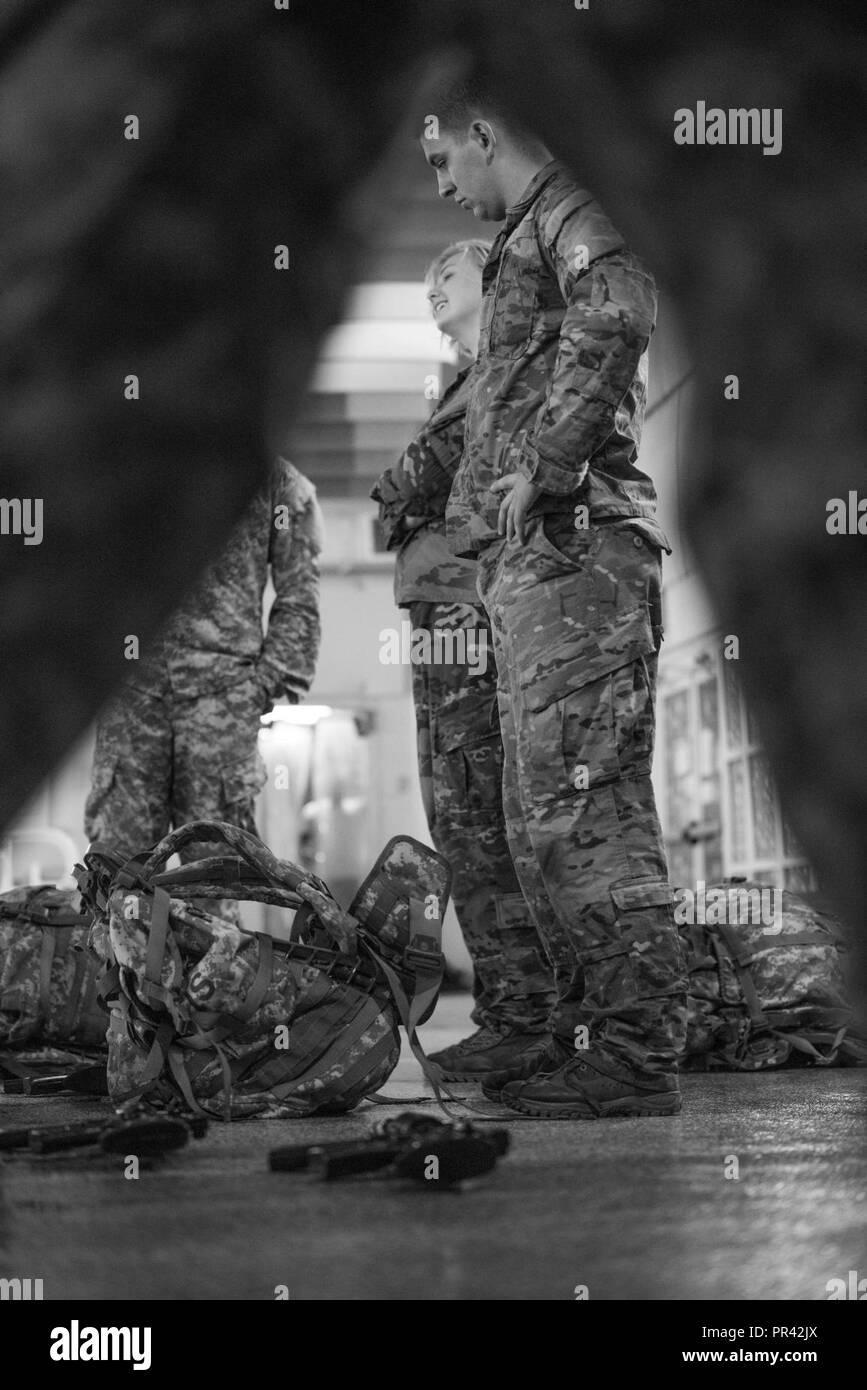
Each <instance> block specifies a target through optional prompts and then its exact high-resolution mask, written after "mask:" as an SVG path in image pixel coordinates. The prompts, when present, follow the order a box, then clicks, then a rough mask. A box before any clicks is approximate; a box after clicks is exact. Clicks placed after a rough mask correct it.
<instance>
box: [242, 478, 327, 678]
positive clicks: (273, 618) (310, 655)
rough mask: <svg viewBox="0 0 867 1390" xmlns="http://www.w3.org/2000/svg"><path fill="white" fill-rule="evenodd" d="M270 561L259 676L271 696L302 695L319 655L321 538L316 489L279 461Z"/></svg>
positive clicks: (274, 488) (313, 672)
mask: <svg viewBox="0 0 867 1390" xmlns="http://www.w3.org/2000/svg"><path fill="white" fill-rule="evenodd" d="M271 496H272V515H271V541H270V547H269V560H270V565H271V579H272V582H273V585H274V592H275V598H274V603H273V606H272V608H271V612H270V614H269V616H268V631H267V634H266V636H265V639H264V641H263V643H262V650H261V654H260V656H259V661H258V664H257V675H258V677H259V680H260V681H261V683H262V685H263V687H264V689H265V690H266V691H267V694H268V695H269V697H270V698H271V699H272V700H273V699H277V698H278V697H279V696H282V695H288V696H290V698H291V697H293V696H294V698H295V699H296V700H298V699H300V698H301V696H302V695H306V693H307V691H308V690H309V689H310V686H311V684H312V682H313V676H314V674H315V671H316V660H317V657H318V656H319V643H320V637H321V625H320V619H319V557H320V554H321V552H322V545H323V541H324V534H325V532H324V525H323V520H322V511H321V508H320V506H319V503H318V501H317V500H316V489H315V488H314V486H313V484H312V483H311V482H309V481H308V480H307V478H305V477H303V476H302V475H301V474H300V473H299V472H298V471H297V470H296V469H294V468H292V467H291V465H290V464H287V463H286V462H285V461H284V460H282V459H281V460H280V462H279V463H278V466H277V470H276V473H275V480H274V483H273V484H272V489H271Z"/></svg>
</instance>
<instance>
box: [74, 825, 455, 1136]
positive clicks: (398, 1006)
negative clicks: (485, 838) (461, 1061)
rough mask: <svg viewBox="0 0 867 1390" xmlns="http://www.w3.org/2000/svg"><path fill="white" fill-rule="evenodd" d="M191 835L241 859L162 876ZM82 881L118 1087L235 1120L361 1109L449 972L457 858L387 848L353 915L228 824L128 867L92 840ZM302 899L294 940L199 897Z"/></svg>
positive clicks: (118, 1092)
mask: <svg viewBox="0 0 867 1390" xmlns="http://www.w3.org/2000/svg"><path fill="white" fill-rule="evenodd" d="M192 842H208V843H210V842H216V843H218V844H221V845H222V846H223V847H225V848H228V849H229V850H231V851H232V852H233V853H232V855H231V857H227V856H224V857H220V856H215V857H213V858H209V859H203V860H198V861H196V862H195V863H192V864H185V865H183V866H182V867H181V868H179V869H176V870H172V871H171V872H166V871H165V870H164V869H163V865H164V864H165V861H166V860H167V859H168V858H169V857H170V855H172V854H173V853H174V852H175V851H176V850H178V849H180V848H181V847H182V846H184V845H186V844H189V843H192ZM76 877H77V880H78V882H79V886H80V887H81V891H82V896H83V898H84V899H85V901H86V902H87V903H88V905H89V906H90V907H91V908H92V910H93V913H94V921H93V927H92V930H91V938H90V940H91V946H92V948H93V950H94V951H95V953H96V954H97V955H98V956H99V957H100V959H101V960H102V961H103V962H104V964H105V967H106V972H105V979H104V984H103V994H104V997H105V999H106V1002H107V1003H108V1005H109V1007H110V1009H111V1022H110V1027H109V1034H108V1043H109V1056H108V1085H109V1094H110V1095H112V1096H113V1097H115V1098H116V1099H118V1100H121V1099H124V1100H125V1099H131V1098H133V1097H136V1096H143V1095H147V1096H148V1097H149V1098H151V1099H153V1100H155V1101H166V1102H168V1101H170V1100H173V1099H177V1098H182V1099H183V1101H184V1102H185V1103H186V1104H187V1105H188V1106H190V1107H191V1108H193V1109H195V1110H204V1111H206V1112H208V1113H210V1114H218V1115H222V1117H223V1118H226V1119H232V1118H238V1117H241V1116H243V1115H250V1114H263V1113H265V1114H267V1115H269V1116H303V1115H311V1114H314V1113H318V1114H322V1113H326V1112H327V1113H341V1112H344V1111H347V1110H350V1109H351V1108H352V1107H353V1106H354V1105H357V1104H358V1102H359V1101H360V1100H362V1099H363V1098H364V1097H365V1096H367V1095H370V1094H371V1093H373V1092H374V1091H376V1090H377V1089H378V1088H379V1087H380V1086H381V1085H382V1084H383V1083H384V1082H385V1081H386V1080H387V1078H388V1077H389V1076H390V1074H391V1072H392V1071H393V1070H394V1067H395V1066H396V1064H397V1060H398V1056H399V1053H400V1041H399V1035H398V1022H399V1021H400V1022H403V1023H404V1025H405V1027H406V1028H407V1032H408V1035H409V1037H410V1041H411V1044H412V1045H413V1047H414V1049H417V1048H418V1043H417V1040H416V1038H415V1027H416V1025H417V1024H418V1023H419V1022H422V1021H423V1019H424V1018H425V1017H427V1015H428V1014H429V1012H430V1011H431V1010H432V1008H433V1005H434V1002H435V1000H436V997H437V993H438V990H439V984H440V981H441V979H442V971H443V964H444V958H443V955H442V950H441V932H442V914H443V912H444V910H445V906H446V903H447V900H448V893H449V885H450V874H449V869H448V866H447V865H446V863H445V861H444V860H443V859H441V858H440V856H439V855H437V854H435V853H434V852H433V851H432V850H429V849H427V848H425V846H423V845H420V844H418V843H417V842H416V841H414V840H410V839H396V840H392V841H390V842H389V844H388V846H386V849H385V850H384V851H383V854H382V855H381V856H380V858H379V860H378V861H377V864H376V865H375V866H374V869H373V871H372V872H371V874H370V875H369V877H368V879H367V880H366V881H365V883H364V885H363V886H362V888H361V889H360V890H359V893H358V894H357V895H356V898H355V900H354V901H353V904H352V906H351V908H350V911H349V912H344V911H343V909H342V908H341V907H340V905H339V904H338V903H337V902H336V900H335V899H334V898H333V897H332V895H331V893H330V892H329V890H328V888H327V886H326V885H325V884H324V883H323V882H322V881H321V880H320V879H318V878H316V877H315V876H314V875H311V874H307V873H305V872H304V871H303V870H302V869H300V868H298V867H297V866H296V865H294V864H292V863H290V862H288V861H285V860H280V859H277V858H276V857H275V856H274V855H272V854H271V853H270V851H269V850H268V849H267V848H266V847H265V845H263V844H262V843H261V841H260V840H258V839H257V838H256V837H255V836H254V835H251V834H249V833H248V832H246V831H244V830H240V829H239V828H238V827H236V826H233V825H228V824H225V823H223V822H209V821H195V822H191V823H190V824H188V825H186V826H182V827H180V828H179V829H178V830H176V831H174V832H172V834H170V835H168V836H166V838H165V839H164V840H162V841H161V842H160V844H159V845H157V846H156V848H155V849H154V850H153V851H152V853H151V854H150V855H149V856H148V857H147V858H146V859H145V858H144V857H143V856H138V857H137V858H135V859H132V860H130V861H128V862H127V863H123V862H121V858H120V856H118V855H116V854H115V853H114V852H113V851H112V850H111V849H109V848H107V847H105V846H101V845H94V846H91V848H90V850H89V851H88V853H87V855H86V856H85V866H84V867H79V868H78V870H77V871H76ZM191 898H196V899H202V898H205V899H218V898H233V899H249V900H253V901H257V902H264V903H272V904H274V905H276V906H280V907H287V908H293V909H295V912H296V916H295V920H294V924H293V929H292V939H291V940H290V941H288V942H286V941H280V940H277V939H274V938H272V937H271V936H268V935H266V934H260V933H254V932H249V931H246V930H243V929H242V928H240V927H237V926H235V925H234V924H233V923H230V922H227V921H225V920H224V919H222V918H219V917H216V916H213V915H212V914H210V913H208V912H205V911H203V910H202V909H201V908H200V907H198V906H196V905H195V904H194V903H193V902H190V901H189V899H191Z"/></svg>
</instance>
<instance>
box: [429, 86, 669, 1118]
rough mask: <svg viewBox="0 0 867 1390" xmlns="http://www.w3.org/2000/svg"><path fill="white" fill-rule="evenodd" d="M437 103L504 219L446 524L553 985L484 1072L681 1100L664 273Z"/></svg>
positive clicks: (586, 204)
mask: <svg viewBox="0 0 867 1390" xmlns="http://www.w3.org/2000/svg"><path fill="white" fill-rule="evenodd" d="M429 110H430V112H431V113H432V114H433V115H435V117H436V123H433V122H431V120H430V118H429V117H428V119H427V121H426V136H425V137H424V138H422V146H423V148H424V153H425V157H426V159H427V161H428V163H429V164H430V165H431V166H432V167H433V168H434V170H435V172H436V176H437V182H438V186H439V193H440V195H441V196H442V197H444V198H454V199H455V200H456V201H457V202H458V203H459V204H460V205H461V206H463V207H465V208H467V209H468V210H470V211H471V212H473V213H474V215H475V216H476V217H477V218H480V219H482V220H485V221H488V220H493V221H500V220H502V219H503V218H505V225H504V226H503V228H502V229H501V230H500V232H499V234H498V236H497V238H496V240H495V242H494V245H493V247H492V249H491V253H490V256H489V258H488V261H487V264H486V266H485V269H484V272H483V286H484V290H485V298H484V301H483V305H482V318H481V332H480V338H479V356H478V361H477V364H476V367H475V369H474V372H473V380H472V390H471V396H470V402H469V406H468V409H467V417H466V443H465V449H464V455H463V459H462V462H461V466H460V468H459V470H458V473H457V476H456V478H455V483H454V486H453V489H452V494H451V499H450V502H449V507H448V511H447V524H448V538H449V542H450V544H451V545H452V548H453V549H454V550H455V552H456V553H457V554H461V555H476V556H478V558H479V593H480V595H481V597H482V600H483V602H484V604H485V607H486V609H487V611H488V615H489V617H490V620H491V625H492V629H493V634H494V646H495V651H496V657H497V666H498V668H499V673H500V677H499V702H500V720H501V724H502V729H503V739H504V743H505V750H506V752H505V771H504V805H505V813H506V821H507V826H508V831H509V843H510V846H511V850H512V857H513V859H514V863H515V867H516V869H517V872H518V877H519V879H520V882H521V886H522V888H523V890H524V896H525V897H526V899H527V901H528V902H529V903H530V904H531V906H532V907H533V910H534V915H535V917H536V922H537V925H538V929H539V932H540V934H541V936H542V939H543V940H544V942H545V945H546V947H547V951H548V955H549V958H550V960H551V963H552V965H553V968H554V973H555V979H556V986H557V1003H556V1007H555V1009H554V1011H553V1013H552V1017H551V1020H550V1027H551V1035H552V1036H551V1043H550V1046H549V1048H548V1051H547V1055H546V1056H545V1058H544V1059H543V1060H542V1061H541V1063H539V1062H538V1061H537V1063H536V1067H535V1071H534V1072H533V1073H531V1072H529V1071H528V1066H529V1064H528V1063H524V1062H523V1059H518V1061H517V1062H516V1063H515V1065H514V1067H512V1068H505V1069H501V1070H500V1071H499V1072H497V1071H496V1070H494V1071H492V1074H491V1076H490V1077H489V1079H488V1082H487V1083H486V1085H487V1092H488V1094H500V1095H501V1097H502V1099H503V1101H504V1102H505V1103H506V1104H507V1105H508V1106H509V1107H510V1108H512V1109H514V1110H518V1111H520V1112H522V1113H525V1114H530V1115H541V1116H546V1117H550V1118H571V1117H574V1118H591V1117H594V1116H600V1115H636V1114H637V1115H645V1114H646V1115H670V1114H673V1113H675V1112H676V1111H678V1110H679V1109H680V1091H679V1086H678V1080H677V1071H676V1067H677V1059H678V1055H679V1053H680V1052H681V1051H682V1049H683V1043H684V1033H685V1018H686V1009H685V1004H686V998H685V992H684V980H683V974H682V962H681V952H680V946H679V941H678V937H677V931H676V928H675V925H674V913H673V894H672V891H671V888H670V886H669V882H668V871H667V865H666V859H665V851H664V847H663V843H662V836H661V831H660V827H659V821H658V818H657V814H656V807H655V803H654V796H653V788H652V785H651V780H650V769H651V760H652V752H653V735H654V694H655V677H656V663H657V652H658V649H659V645H660V642H661V639H662V625H661V602H660V585H661V551H662V550H663V549H665V550H668V545H667V542H666V540H665V536H664V534H663V532H662V531H661V530H660V528H659V526H658V525H657V524H656V522H655V521H654V519H653V517H654V511H655V500H656V495H655V491H654V488H653V485H652V484H651V482H650V479H649V478H647V476H646V475H645V474H643V473H642V472H640V471H639V470H638V468H637V467H636V466H635V461H636V457H637V451H638V442H639V437H640V431H641V424H642V419H643V414H644V404H645V395H646V381H647V359H646V350H647V346H648V342H649V340H650V336H651V333H652V331H653V327H654V323H655V315H656V290H655V287H654V282H653V279H652V277H651V276H650V274H649V273H648V271H647V270H646V269H645V268H644V267H643V265H642V264H641V263H640V261H638V259H637V258H636V257H635V256H634V255H633V254H632V253H631V252H630V251H629V249H628V248H627V247H626V245H625V244H624V241H623V238H622V237H621V236H620V235H619V233H618V232H617V231H616V230H615V228H614V227H613V226H612V225H611V223H610V222H609V221H608V219H607V217H606V216H605V214H604V213H603V211H602V209H601V208H600V207H599V205H598V204H597V203H596V202H595V201H594V200H593V198H592V197H591V195H590V194H589V193H586V192H585V191H584V190H582V189H581V188H579V187H578V186H577V184H576V183H575V182H574V180H573V179H572V178H571V176H570V175H569V174H568V172H567V171H566V170H565V169H564V168H563V166H562V165H560V164H559V163H557V162H556V161H555V160H553V159H552V158H551V155H550V152H549V151H548V150H547V149H546V148H545V147H544V146H543V145H541V144H540V143H539V141H538V140H536V139H534V138H533V137H532V136H530V135H528V134H527V133H525V132H524V131H522V130H520V129H517V128H516V126H515V125H514V123H513V122H511V121H510V120H509V119H508V118H504V117H503V116H502V114H501V113H500V112H499V111H497V109H496V107H495V106H494V105H493V104H492V103H491V101H490V100H489V99H488V97H487V96H486V94H485V93H484V92H483V91H482V90H480V89H474V88H473V87H472V86H471V85H468V84H453V85H451V86H450V87H447V88H446V89H444V90H443V91H442V92H441V93H440V94H439V96H438V97H435V98H432V99H431V102H430V106H429ZM428 137H429V138H428ZM434 137H435V138H434ZM669 553H670V552H669Z"/></svg>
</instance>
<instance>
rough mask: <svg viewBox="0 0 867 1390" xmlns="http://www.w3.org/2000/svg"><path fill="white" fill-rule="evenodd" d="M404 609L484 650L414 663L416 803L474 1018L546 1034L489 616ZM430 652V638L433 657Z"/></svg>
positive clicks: (544, 979) (549, 999)
mask: <svg viewBox="0 0 867 1390" xmlns="http://www.w3.org/2000/svg"><path fill="white" fill-rule="evenodd" d="M409 615H410V621H411V623H412V626H413V628H414V629H415V630H417V631H418V630H421V631H427V632H430V633H431V634H433V633H434V632H435V631H443V630H448V629H450V630H452V631H455V632H456V631H458V630H459V629H461V628H463V629H465V630H466V631H467V632H474V633H475V652H476V653H478V654H480V653H481V652H482V651H484V653H485V660H484V661H482V660H481V659H480V656H478V655H474V656H473V657H472V662H473V664H472V665H471V664H468V663H466V662H464V661H462V660H460V661H454V662H448V663H446V662H442V663H439V662H437V661H436V660H432V661H431V663H429V664H428V663H414V664H413V667H412V686H413V698H414V701H415V713H416V725H417V730H418V763H419V775H420V778H421V789H422V799H423V801H424V807H425V812H426V815H427V821H428V826H429V829H430V834H431V839H432V841H433V843H434V847H435V848H436V849H437V850H438V851H439V853H440V854H442V855H443V857H444V858H445V859H446V860H447V861H448V863H449V864H450V866H451V869H452V899H453V902H454V905H455V912H456V914H457V918H458V922H459V924H460V928H461V933H462V935H463V938H464V941H465V943H466V947H467V950H468V951H469V953H470V957H471V959H472V962H473V999H474V1008H473V1013H472V1020H473V1022H474V1023H475V1024H476V1025H477V1026H480V1027H485V1028H489V1029H490V1030H491V1031H492V1032H494V1033H499V1034H502V1033H510V1032H520V1033H534V1032H545V1031H547V1020H548V1016H549V1014H550V1011H551V1007H552V1005H553V1001H554V978H553V973H552V970H551V966H550V964H549V962H548V960H547V957H546V955H545V951H544V948H543V947H542V944H541V942H540V940H539V935H538V932H537V931H536V928H535V925H534V924H533V921H532V918H531V916H530V913H529V911H528V909H527V904H526V903H525V901H524V897H523V894H522V893H521V888H520V884H519V883H518V880H517V877H516V875H515V870H514V867H513V864H512V860H511V856H510V853H509V846H508V841H507V838H506V826H505V822H504V819H503V800H502V778H503V745H502V740H501V738H500V728H499V720H498V718H497V670H496V665H495V662H494V654H493V648H492V643H491V633H490V625H489V623H488V619H487V615H486V614H485V612H484V609H482V608H481V607H478V606H476V605H473V604H466V603H461V604H456V603H421V602H418V603H413V604H411V605H410V608H409ZM465 640H466V639H465ZM436 650H437V649H436V647H435V646H434V645H433V642H432V644H431V655H432V656H433V657H435V656H436ZM456 651H457V652H459V651H460V649H459V648H457V649H456ZM445 654H446V655H451V654H453V653H452V652H451V651H450V650H449V649H448V648H445ZM476 663H478V664H476Z"/></svg>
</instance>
